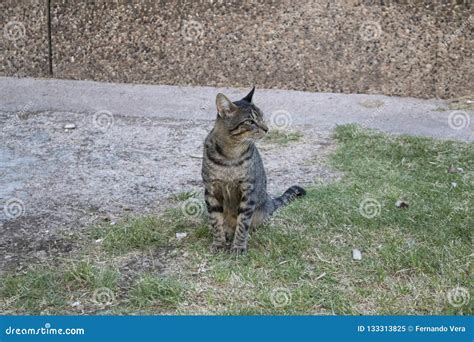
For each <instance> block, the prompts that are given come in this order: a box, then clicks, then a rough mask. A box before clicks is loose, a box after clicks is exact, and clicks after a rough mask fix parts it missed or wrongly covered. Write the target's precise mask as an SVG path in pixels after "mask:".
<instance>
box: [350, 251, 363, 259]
mask: <svg viewBox="0 0 474 342" xmlns="http://www.w3.org/2000/svg"><path fill="white" fill-rule="evenodd" d="M352 259H353V260H362V252H361V251H360V250H358V249H357V248H354V249H353V250H352Z"/></svg>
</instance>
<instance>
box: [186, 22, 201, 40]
mask: <svg viewBox="0 0 474 342" xmlns="http://www.w3.org/2000/svg"><path fill="white" fill-rule="evenodd" d="M181 31H182V33H183V36H184V39H186V40H187V41H193V40H198V39H200V38H201V37H202V35H203V33H204V26H203V24H202V23H200V22H199V21H196V20H192V19H191V20H185V21H184V22H183V27H182V29H181Z"/></svg>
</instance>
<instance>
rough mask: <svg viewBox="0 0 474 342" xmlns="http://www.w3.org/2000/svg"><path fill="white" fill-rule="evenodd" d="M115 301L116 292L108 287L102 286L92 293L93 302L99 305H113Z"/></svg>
mask: <svg viewBox="0 0 474 342" xmlns="http://www.w3.org/2000/svg"><path fill="white" fill-rule="evenodd" d="M114 301H115V294H114V292H113V291H112V290H111V289H109V288H108V287H101V288H98V289H96V290H95V291H94V293H93V294H92V302H93V303H95V304H97V305H111V304H113V302H114Z"/></svg>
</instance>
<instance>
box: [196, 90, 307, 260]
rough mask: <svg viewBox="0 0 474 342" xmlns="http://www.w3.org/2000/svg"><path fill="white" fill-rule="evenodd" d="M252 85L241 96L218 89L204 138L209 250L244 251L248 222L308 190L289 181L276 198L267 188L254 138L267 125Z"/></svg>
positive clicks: (252, 223) (257, 220) (259, 220)
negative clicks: (232, 98) (230, 96)
mask: <svg viewBox="0 0 474 342" xmlns="http://www.w3.org/2000/svg"><path fill="white" fill-rule="evenodd" d="M254 91H255V87H254V88H253V89H252V90H251V91H250V93H249V94H248V95H247V96H245V97H244V98H243V99H242V100H240V101H236V102H231V101H230V100H229V99H228V98H227V97H226V96H225V95H223V94H217V97H216V106H217V118H216V121H215V124H214V128H213V129H212V131H211V132H210V133H209V134H208V136H207V137H206V140H205V142H204V159H203V164H202V179H203V181H204V188H205V191H204V197H205V202H206V206H207V211H208V213H209V220H210V223H211V231H212V236H213V244H212V247H211V250H212V251H213V252H217V251H220V250H226V249H228V248H229V247H230V251H231V252H233V253H236V254H242V253H245V252H246V251H247V240H248V236H249V228H250V227H252V228H254V227H256V226H257V225H259V224H261V223H263V221H264V220H265V219H266V218H268V217H269V216H270V215H271V214H272V213H273V212H274V211H275V210H276V209H278V208H279V207H281V206H283V205H285V204H286V203H288V202H289V201H291V200H292V199H294V198H295V197H298V196H303V195H304V194H305V193H306V192H305V190H304V189H302V188H300V187H299V186H292V187H290V188H289V189H288V190H286V191H285V193H284V194H283V195H282V196H280V197H277V198H273V199H272V198H271V197H270V196H269V195H268V194H267V179H266V176H265V169H264V168H263V163H262V159H261V158H260V154H259V153H258V150H257V147H256V146H255V143H254V142H255V141H256V140H257V139H260V138H262V137H263V136H264V135H265V133H266V132H268V127H267V125H266V124H265V122H264V119H263V113H262V111H261V110H260V109H259V108H258V107H257V106H255V105H254V104H253V102H252V97H253V93H254Z"/></svg>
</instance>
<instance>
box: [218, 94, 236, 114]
mask: <svg viewBox="0 0 474 342" xmlns="http://www.w3.org/2000/svg"><path fill="white" fill-rule="evenodd" d="M216 106H217V114H219V116H220V117H221V118H224V117H226V116H230V115H232V112H233V111H234V110H235V109H237V106H236V105H235V104H233V103H232V101H231V100H229V99H228V98H227V96H225V95H224V94H221V93H219V94H217V96H216Z"/></svg>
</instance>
